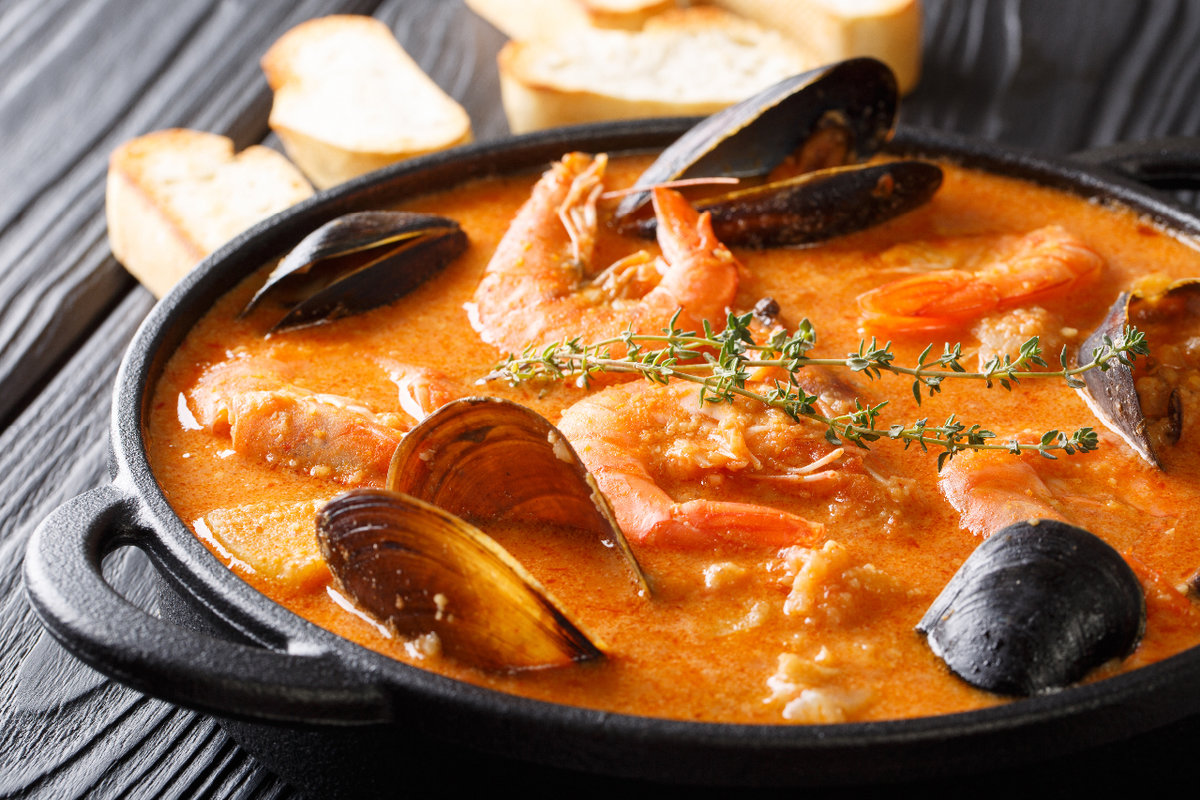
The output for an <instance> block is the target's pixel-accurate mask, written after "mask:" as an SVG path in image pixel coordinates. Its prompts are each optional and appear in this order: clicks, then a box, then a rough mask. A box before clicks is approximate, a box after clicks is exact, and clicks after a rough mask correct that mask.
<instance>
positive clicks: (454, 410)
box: [387, 397, 649, 594]
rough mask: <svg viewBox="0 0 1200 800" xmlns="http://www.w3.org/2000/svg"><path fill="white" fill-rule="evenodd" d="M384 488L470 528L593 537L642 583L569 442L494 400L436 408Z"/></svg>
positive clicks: (396, 458) (405, 444)
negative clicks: (504, 524)
mask: <svg viewBox="0 0 1200 800" xmlns="http://www.w3.org/2000/svg"><path fill="white" fill-rule="evenodd" d="M387 487H388V488H389V489H391V490H393V491H396V492H403V493H404V494H408V495H412V496H413V497H416V498H419V499H421V500H424V501H425V502H427V503H431V504H433V505H436V506H438V507H439V508H444V509H446V510H447V511H449V512H451V513H452V514H457V515H459V516H462V517H466V518H468V519H474V520H519V521H525V522H535V523H546V524H548V525H553V526H569V527H572V528H578V529H582V530H585V531H587V532H589V533H592V534H594V535H595V536H596V537H598V539H599V540H600V541H602V542H603V543H604V544H605V545H606V546H609V547H612V548H614V549H615V550H617V552H618V553H620V554H621V556H622V557H623V559H624V560H625V562H626V564H628V565H629V568H630V571H631V573H632V576H633V579H634V581H635V583H636V584H637V586H638V589H639V590H640V591H641V592H642V593H644V594H648V593H649V586H648V584H647V581H646V577H645V575H644V573H643V572H642V569H641V567H640V566H639V565H638V562H637V559H636V558H635V557H634V555H633V551H632V549H631V548H630V546H629V542H628V541H627V540H626V539H625V536H624V534H622V533H621V529H620V527H618V525H617V522H616V517H615V516H614V514H613V511H612V508H611V507H610V506H609V504H608V501H607V500H606V499H605V498H604V495H603V494H602V493H601V491H600V488H599V487H598V486H597V485H596V481H595V479H594V478H593V477H592V475H591V473H589V472H588V471H587V468H586V467H584V465H583V462H582V461H580V460H579V456H578V455H577V454H576V453H575V449H574V448H573V447H571V444H570V442H568V441H567V440H566V438H565V437H564V436H563V435H562V433H560V432H559V430H558V429H557V428H555V427H554V426H553V425H551V424H550V423H549V422H548V421H547V420H546V419H545V418H544V417H542V416H541V415H540V414H538V413H537V412H535V411H533V410H532V409H529V408H526V407H525V406H522V405H520V404H518V403H513V402H511V401H508V400H502V399H499V398H496V397H468V398H464V399H462V400H455V401H454V402H452V403H447V404H446V405H444V406H442V407H441V408H439V409H438V410H437V411H435V412H434V413H432V414H430V415H429V416H427V417H426V418H425V419H423V420H422V421H421V422H420V423H419V424H418V425H417V426H416V427H414V428H413V429H412V430H411V431H409V432H408V433H407V434H406V435H405V437H404V439H403V440H402V441H401V443H400V446H399V447H398V448H397V449H396V453H395V455H393V456H392V463H391V467H390V469H389V470H388V478H387Z"/></svg>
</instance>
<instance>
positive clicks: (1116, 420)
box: [1076, 292, 1162, 469]
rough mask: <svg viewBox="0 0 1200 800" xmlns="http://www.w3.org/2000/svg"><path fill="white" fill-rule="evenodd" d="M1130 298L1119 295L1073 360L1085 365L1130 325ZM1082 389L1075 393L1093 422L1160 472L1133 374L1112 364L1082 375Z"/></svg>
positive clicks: (1126, 295)
mask: <svg viewBox="0 0 1200 800" xmlns="http://www.w3.org/2000/svg"><path fill="white" fill-rule="evenodd" d="M1131 297H1132V295H1131V294H1130V293H1129V292H1121V294H1120V295H1118V297H1117V299H1116V302H1114V303H1113V304H1112V306H1111V307H1110V308H1109V309H1108V314H1106V315H1105V317H1104V321H1103V322H1101V323H1100V326H1099V327H1098V328H1096V330H1094V331H1092V333H1091V335H1090V336H1088V337H1087V338H1086V339H1084V340H1083V344H1081V345H1079V353H1078V355H1077V356H1076V360H1077V361H1078V362H1080V363H1086V362H1088V361H1091V360H1092V353H1094V352H1095V351H1096V350H1097V348H1100V347H1102V346H1104V344H1105V341H1106V340H1108V341H1111V340H1112V339H1113V338H1115V337H1116V336H1118V335H1120V333H1121V331H1122V330H1124V329H1125V328H1126V327H1127V326H1128V325H1129V301H1130V299H1131ZM1082 377H1083V383H1084V385H1083V387H1081V388H1080V389H1078V392H1079V394H1080V396H1081V397H1083V399H1084V401H1085V402H1087V404H1088V407H1089V408H1091V410H1092V413H1093V414H1095V415H1096V418H1097V419H1099V420H1100V421H1101V422H1102V423H1104V427H1106V428H1108V429H1109V430H1110V431H1112V432H1113V433H1115V434H1117V435H1118V436H1120V437H1121V438H1122V439H1124V440H1125V442H1126V444H1128V445H1129V446H1130V447H1132V448H1133V450H1134V452H1135V453H1137V454H1138V455H1139V456H1141V457H1142V458H1143V459H1145V460H1146V461H1147V462H1148V463H1149V464H1150V465H1151V466H1154V467H1158V468H1159V469H1162V464H1161V463H1160V462H1159V460H1158V455H1157V454H1156V453H1155V452H1154V443H1153V442H1152V441H1151V440H1150V435H1149V433H1148V431H1147V427H1146V415H1145V414H1144V413H1143V412H1142V401H1141V399H1140V398H1139V397H1138V393H1137V388H1136V386H1135V385H1134V380H1133V370H1132V369H1131V368H1130V367H1129V366H1128V365H1126V364H1121V363H1117V362H1115V361H1114V362H1112V363H1110V364H1109V367H1108V369H1105V370H1099V369H1093V370H1088V371H1087V372H1085V373H1083V376H1082Z"/></svg>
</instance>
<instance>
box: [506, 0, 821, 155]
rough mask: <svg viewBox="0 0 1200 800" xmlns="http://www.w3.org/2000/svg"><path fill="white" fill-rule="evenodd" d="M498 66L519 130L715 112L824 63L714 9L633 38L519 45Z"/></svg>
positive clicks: (664, 17)
mask: <svg viewBox="0 0 1200 800" xmlns="http://www.w3.org/2000/svg"><path fill="white" fill-rule="evenodd" d="M498 63H499V68H500V89H501V97H502V99H503V101H504V111H505V113H506V114H507V116H508V122H509V127H510V128H511V129H512V131H513V132H514V133H522V132H525V131H531V130H537V129H539V128H545V127H550V126H555V125H570V124H577V123H582V122H592V121H596V120H604V119H619V118H635V117H654V116H670V115H690V114H711V113H712V112H714V111H717V110H719V109H721V108H724V107H725V106H727V105H729V104H731V103H734V102H737V101H738V100H741V99H743V98H745V97H747V96H748V95H751V94H753V93H754V92H756V91H758V90H759V89H762V88H764V87H766V86H768V85H770V84H771V83H774V82H775V81H778V80H781V79H783V78H785V77H787V76H788V75H793V74H795V73H797V72H801V71H803V70H805V69H809V68H811V67H813V66H816V64H817V62H815V61H813V60H812V59H811V58H809V57H807V55H806V54H805V53H804V52H803V51H802V50H800V48H798V47H796V46H795V45H794V44H793V43H792V42H791V41H790V40H789V39H787V38H785V37H784V36H782V35H780V34H778V33H775V32H773V31H768V30H766V29H764V28H762V27H761V26H759V25H757V24H755V23H753V22H749V21H747V20H744V19H741V18H739V17H736V16H734V15H732V14H729V13H727V12H724V11H722V10H721V9H718V8H712V7H701V8H689V9H677V10H674V11H670V12H667V13H665V14H660V15H658V16H656V17H654V18H652V19H651V20H650V21H649V22H647V23H646V27H645V28H644V29H643V30H642V31H639V32H634V33H630V32H625V31H609V30H598V29H594V28H586V29H577V30H576V31H574V32H573V33H572V34H571V35H570V36H568V37H563V38H561V39H556V40H547V39H540V40H532V41H516V40H514V41H511V42H509V43H508V44H507V45H505V47H504V48H503V49H502V50H501V51H500V55H499V57H498Z"/></svg>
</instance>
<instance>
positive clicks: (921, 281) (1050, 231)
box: [858, 225, 1104, 334]
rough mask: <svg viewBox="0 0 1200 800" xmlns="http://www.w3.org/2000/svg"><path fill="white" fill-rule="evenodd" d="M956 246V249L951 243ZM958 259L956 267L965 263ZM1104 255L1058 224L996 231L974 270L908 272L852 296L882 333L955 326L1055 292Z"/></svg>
mask: <svg viewBox="0 0 1200 800" xmlns="http://www.w3.org/2000/svg"><path fill="white" fill-rule="evenodd" d="M951 249H954V250H959V249H961V248H951ZM963 260H967V261H969V260H970V259H969V258H967V259H962V258H961V257H959V258H956V259H954V260H953V261H952V263H953V264H954V265H955V266H966V265H965V264H962V263H961V261H963ZM1103 267H1104V259H1103V258H1102V257H1101V256H1100V255H1099V254H1098V253H1096V251H1094V250H1092V249H1091V248H1089V247H1088V246H1087V245H1085V244H1084V243H1083V242H1081V241H1080V240H1079V239H1077V238H1076V237H1074V236H1072V235H1071V234H1069V233H1067V232H1066V231H1065V230H1063V229H1062V228H1060V227H1058V226H1057V225H1050V226H1047V227H1045V228H1039V229H1038V230H1035V231H1031V232H1030V233H1027V234H1025V235H1024V236H999V237H995V238H994V240H993V241H992V246H991V247H990V248H989V251H988V252H987V254H986V255H984V256H983V257H982V259H981V265H980V266H979V267H978V268H977V269H975V270H974V271H967V270H963V269H958V268H951V269H940V270H935V271H932V272H926V273H922V274H919V275H911V276H909V277H906V278H901V279H899V280H896V281H892V282H891V283H886V284H884V285H883V286H880V287H878V288H875V289H872V290H871V291H869V292H865V293H863V294H861V295H859V296H858V303H859V306H860V307H861V308H862V310H863V318H862V324H863V327H864V328H867V329H868V330H872V331H877V332H881V333H885V334H904V333H926V332H931V331H941V330H945V329H948V328H955V327H958V326H961V325H963V324H965V323H969V322H971V321H973V320H976V319H979V318H980V317H983V316H985V315H987V314H991V313H993V312H996V311H1005V310H1007V309H1010V308H1016V307H1025V306H1028V305H1032V304H1035V303H1041V302H1044V301H1045V300H1047V299H1051V298H1055V297H1061V296H1063V295H1065V294H1066V293H1067V292H1068V291H1071V290H1074V289H1077V288H1078V287H1079V286H1081V285H1083V284H1084V283H1086V282H1088V281H1090V280H1092V279H1093V278H1095V277H1096V276H1097V275H1099V273H1100V271H1101V269H1102V268H1103Z"/></svg>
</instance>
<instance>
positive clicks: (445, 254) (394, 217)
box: [242, 211, 467, 331]
mask: <svg viewBox="0 0 1200 800" xmlns="http://www.w3.org/2000/svg"><path fill="white" fill-rule="evenodd" d="M466 247H467V235H466V234H465V233H464V232H463V231H462V228H461V227H460V226H459V224H458V223H457V222H455V221H454V220H452V219H448V218H447V217H439V216H436V215H433V214H413V213H407V212H401V211H362V212H357V213H354V214H346V215H344V216H341V217H338V218H337V219H334V220H331V221H330V222H327V223H326V224H324V225H322V226H321V227H320V228H317V230H315V231H313V232H312V233H310V234H309V235H308V236H306V237H305V238H304V239H303V240H302V241H301V242H300V243H299V244H298V245H296V247H294V248H293V249H292V250H291V252H289V253H288V254H287V255H286V256H285V257H284V258H283V260H282V261H280V262H279V265H278V266H276V267H275V269H274V270H273V271H272V272H271V274H270V276H268V277H267V281H266V283H265V284H263V287H262V288H261V289H259V290H258V293H257V294H255V295H254V297H253V298H251V300H250V302H249V303H247V304H246V308H245V309H244V310H243V311H242V315H243V316H244V315H246V314H248V313H249V312H250V311H252V310H253V309H255V308H257V307H258V306H259V305H261V304H263V303H264V302H267V301H270V302H274V303H276V304H278V305H281V306H283V307H285V308H286V309H287V313H286V314H285V315H284V316H283V318H282V319H281V320H279V321H278V322H276V323H275V324H274V326H273V327H272V330H276V331H279V330H288V329H291V328H300V327H304V326H306V325H313V324H316V323H319V322H329V321H332V320H335V319H339V318H341V317H345V316H349V315H351V314H358V313H361V312H363V311H369V310H370V309H372V308H377V307H379V306H382V305H386V304H388V303H390V302H392V301H393V300H396V299H397V298H399V297H402V296H403V295H405V294H407V293H408V292H411V291H412V290H413V289H415V288H416V287H417V286H419V285H420V284H422V283H424V282H425V281H426V280H427V279H429V278H430V277H432V276H433V275H435V274H437V273H438V272H439V271H440V270H441V269H442V268H443V267H445V266H446V265H447V264H449V263H450V262H451V261H453V260H454V259H455V258H456V257H457V256H458V255H459V254H461V253H462V252H463V250H465V249H466Z"/></svg>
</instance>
